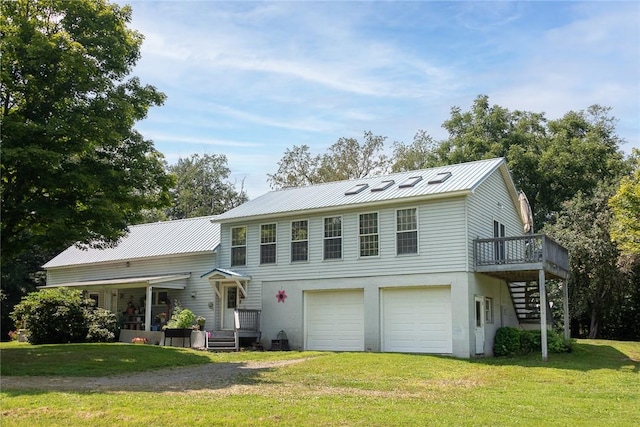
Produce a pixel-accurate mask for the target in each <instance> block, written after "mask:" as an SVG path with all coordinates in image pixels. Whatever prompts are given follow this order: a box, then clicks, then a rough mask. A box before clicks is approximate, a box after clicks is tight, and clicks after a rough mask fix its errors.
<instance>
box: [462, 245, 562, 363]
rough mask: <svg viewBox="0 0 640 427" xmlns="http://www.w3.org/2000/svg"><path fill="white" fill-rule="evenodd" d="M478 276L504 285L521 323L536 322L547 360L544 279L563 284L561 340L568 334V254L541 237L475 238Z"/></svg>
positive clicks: (547, 319)
mask: <svg viewBox="0 0 640 427" xmlns="http://www.w3.org/2000/svg"><path fill="white" fill-rule="evenodd" d="M473 254H474V265H475V271H476V272H477V273H482V274H486V275H489V276H492V277H496V278H498V279H501V280H504V281H505V282H506V283H507V286H508V289H509V294H510V296H511V300H512V302H513V306H514V309H515V311H516V315H517V317H518V321H519V323H520V324H527V323H528V324H531V323H536V324H537V323H539V324H540V330H541V331H542V335H543V340H542V341H543V343H542V347H543V348H542V358H543V359H544V360H546V359H547V348H546V344H547V343H546V331H547V324H548V323H549V322H550V320H551V315H550V310H549V305H548V302H547V296H546V280H547V279H553V280H559V281H562V282H563V283H562V291H563V311H564V338H565V340H568V339H569V337H570V331H569V293H568V287H567V279H568V278H569V252H568V251H567V249H566V248H565V247H563V246H561V245H560V244H558V243H557V242H556V241H555V240H553V239H552V238H550V237H549V236H546V235H544V234H528V235H524V236H515V237H495V238H489V239H476V240H474V243H473Z"/></svg>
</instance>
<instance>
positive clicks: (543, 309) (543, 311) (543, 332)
mask: <svg viewBox="0 0 640 427" xmlns="http://www.w3.org/2000/svg"><path fill="white" fill-rule="evenodd" d="M538 288H539V289H540V341H541V344H542V360H544V361H546V360H547V355H548V350H547V291H546V286H545V277H544V269H542V268H541V269H540V270H539V271H538Z"/></svg>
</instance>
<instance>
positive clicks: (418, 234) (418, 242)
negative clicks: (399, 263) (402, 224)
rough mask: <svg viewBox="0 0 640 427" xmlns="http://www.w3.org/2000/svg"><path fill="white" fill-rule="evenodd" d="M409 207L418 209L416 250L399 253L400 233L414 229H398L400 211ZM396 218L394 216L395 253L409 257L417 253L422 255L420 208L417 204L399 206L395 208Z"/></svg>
mask: <svg viewBox="0 0 640 427" xmlns="http://www.w3.org/2000/svg"><path fill="white" fill-rule="evenodd" d="M407 209H415V210H416V230H415V231H416V245H417V246H416V252H415V253H412V254H399V253H398V233H405V232H407V231H412V230H405V231H398V211H405V210H407ZM393 215H394V218H393V226H394V228H395V233H394V245H395V253H396V256H397V257H407V256H416V255H420V208H419V207H417V206H412V207H406V208H398V209H396V210H395V212H394V213H393Z"/></svg>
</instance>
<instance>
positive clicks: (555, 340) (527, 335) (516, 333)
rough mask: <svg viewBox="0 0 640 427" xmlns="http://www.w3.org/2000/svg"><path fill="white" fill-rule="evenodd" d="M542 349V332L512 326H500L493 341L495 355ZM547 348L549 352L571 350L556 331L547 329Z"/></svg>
mask: <svg viewBox="0 0 640 427" xmlns="http://www.w3.org/2000/svg"><path fill="white" fill-rule="evenodd" d="M541 350H542V333H541V332H540V331H539V330H538V331H524V330H519V329H516V328H511V327H502V328H498V330H497V331H496V337H495V340H494V343H493V354H494V356H513V355H515V354H528V353H534V352H539V351H541ZM547 350H548V351H549V353H564V352H567V351H571V346H570V344H568V343H565V342H564V339H563V338H562V336H561V335H559V334H558V333H557V332H556V331H553V330H550V331H547Z"/></svg>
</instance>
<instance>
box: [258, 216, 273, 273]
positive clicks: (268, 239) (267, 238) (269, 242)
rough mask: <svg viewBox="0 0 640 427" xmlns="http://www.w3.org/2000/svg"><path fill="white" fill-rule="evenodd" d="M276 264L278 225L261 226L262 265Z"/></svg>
mask: <svg viewBox="0 0 640 427" xmlns="http://www.w3.org/2000/svg"><path fill="white" fill-rule="evenodd" d="M275 263H276V225H275V224H263V225H261V226H260V264H275Z"/></svg>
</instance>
